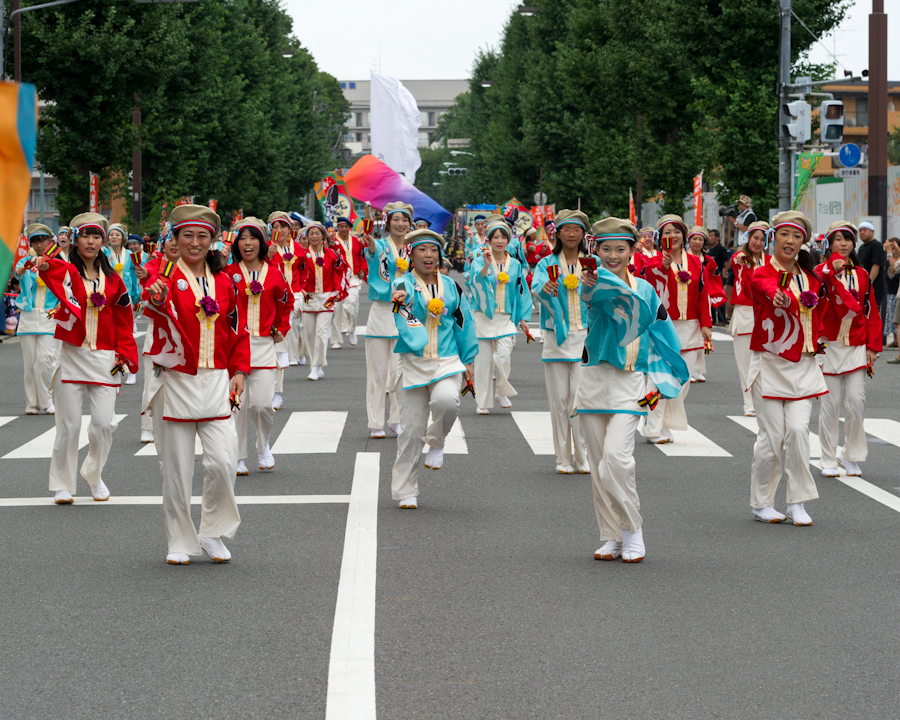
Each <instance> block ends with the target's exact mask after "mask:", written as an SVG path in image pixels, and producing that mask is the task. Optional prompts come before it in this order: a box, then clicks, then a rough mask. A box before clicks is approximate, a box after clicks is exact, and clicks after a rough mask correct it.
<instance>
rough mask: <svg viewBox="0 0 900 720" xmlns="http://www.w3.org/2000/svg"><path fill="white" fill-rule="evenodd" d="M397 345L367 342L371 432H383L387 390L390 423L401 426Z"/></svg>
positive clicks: (379, 340) (388, 341)
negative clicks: (397, 387) (397, 395)
mask: <svg viewBox="0 0 900 720" xmlns="http://www.w3.org/2000/svg"><path fill="white" fill-rule="evenodd" d="M396 344H397V338H370V337H367V338H366V410H367V412H368V415H369V429H370V430H383V429H384V394H385V392H387V391H388V390H390V394H391V414H390V417H389V418H388V422H389V423H392V424H393V423H398V422H400V408H399V405H398V402H397V397H396V393H395V392H394V388H395V387H396V385H397V378H398V376H399V374H400V356H399V355H397V354H396V353H395V352H394V345H396ZM401 499H403V498H401Z"/></svg>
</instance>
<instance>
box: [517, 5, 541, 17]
mask: <svg viewBox="0 0 900 720" xmlns="http://www.w3.org/2000/svg"><path fill="white" fill-rule="evenodd" d="M516 12H517V13H519V15H524V16H525V17H531V16H532V15H534V14H536V13H537V12H538V9H537V8H536V7H534V6H532V5H519V7H518V8H517V9H516Z"/></svg>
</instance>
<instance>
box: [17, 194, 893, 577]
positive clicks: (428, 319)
mask: <svg viewBox="0 0 900 720" xmlns="http://www.w3.org/2000/svg"><path fill="white" fill-rule="evenodd" d="M383 217H384V232H385V237H383V238H380V237H376V236H375V235H374V234H372V233H371V232H364V233H362V234H361V235H360V236H355V235H353V234H352V232H351V230H352V228H351V223H350V221H349V219H347V218H338V219H337V221H336V223H335V224H336V228H335V229H336V233H333V232H330V230H331V228H326V227H325V226H324V225H323V224H321V223H317V222H309V223H307V225H306V227H303V228H300V227H299V223H298V221H297V219H296V218H294V217H292V216H291V215H290V214H288V213H287V212H283V211H275V212H273V213H271V214H270V215H269V216H268V218H267V220H266V221H263V220H260V219H258V218H254V217H249V218H244V219H243V220H240V221H239V222H237V223H236V224H235V225H234V226H233V227H232V228H231V231H230V232H229V233H227V234H226V235H227V238H229V239H226V238H225V236H220V231H221V228H220V224H221V223H220V219H219V216H218V215H217V214H216V213H215V212H214V211H213V210H211V209H209V208H207V207H203V206H197V205H181V206H178V207H176V208H175V209H174V210H173V212H172V214H171V218H170V224H169V226H168V227H167V232H164V233H163V237H162V239H161V240H160V242H159V245H158V246H157V247H156V248H155V249H154V250H153V251H152V252H150V253H145V252H143V251H142V249H141V247H140V246H139V245H137V244H136V243H134V242H133V241H134V240H135V238H134V237H129V235H128V233H127V229H126V228H125V227H124V226H122V225H110V224H109V223H108V221H107V220H106V218H104V217H103V216H101V215H98V214H95V213H84V214H82V215H79V216H77V217H75V218H73V220H72V222H71V227H67V228H61V229H60V231H59V233H58V234H57V236H56V237H55V238H54V236H53V233H52V231H51V230H50V229H49V228H48V227H46V226H44V225H41V224H33V225H30V226H29V227H28V228H27V229H26V235H27V238H28V241H29V243H30V247H31V251H30V253H29V255H28V256H27V257H26V258H24V259H23V260H22V261H20V262H19V263H18V265H17V266H16V268H15V274H16V276H17V277H18V278H19V279H20V285H21V295H20V296H19V298H18V301H17V302H18V306H19V308H20V311H21V312H20V322H19V334H20V335H21V336H22V351H23V357H24V359H25V397H26V413H28V414H37V413H48V414H55V416H56V417H55V421H56V429H57V432H56V440H55V444H54V448H53V454H52V459H51V467H50V490H51V492H53V493H54V499H55V501H56V503H57V504H61V505H65V504H69V503H71V502H72V501H73V495H75V492H76V485H77V482H76V477H77V468H76V465H77V456H78V435H79V430H80V425H81V413H82V405H83V401H84V398H85V396H86V397H87V398H88V399H89V400H90V413H91V421H90V425H89V431H88V436H89V446H90V447H89V451H88V455H87V458H86V459H85V461H84V463H83V464H82V466H81V469H80V471H81V475H82V477H83V478H84V479H85V481H86V482H87V483H88V486H89V488H90V492H91V495H92V497H93V498H94V500H96V501H104V500H106V499H108V498H109V496H110V492H109V489H108V488H107V487H106V485H105V483H104V481H103V477H102V471H103V467H104V464H105V462H106V459H107V456H108V454H109V450H110V447H111V443H112V434H113V432H114V431H115V429H116V416H115V403H116V398H117V396H118V393H119V391H120V386H121V385H122V383H123V381H124V382H125V383H129V382H132V381H133V378H134V375H135V374H136V373H137V372H138V360H139V357H138V350H137V345H136V343H135V330H136V326H135V323H134V315H135V312H137V311H140V312H142V313H143V315H144V316H145V317H146V318H147V319H148V320H149V322H150V325H149V329H148V332H147V337H146V339H145V342H144V348H143V354H144V363H143V370H144V388H143V398H142V410H143V418H142V434H141V440H142V441H143V442H154V443H156V445H157V455H158V456H159V461H160V469H161V473H162V481H163V483H162V484H163V511H164V513H163V514H164V518H165V527H166V536H167V540H168V554H167V557H166V560H167V562H168V563H170V564H178V565H181V564H188V563H189V562H190V558H191V557H192V556H196V555H199V554H200V553H201V552H205V553H206V554H207V555H208V556H209V557H210V558H211V559H212V560H213V561H215V562H227V561H229V560H230V559H231V553H230V551H229V550H228V548H227V547H226V546H225V544H224V542H223V538H225V539H227V538H232V537H234V535H235V532H236V531H237V529H238V526H239V525H240V513H239V512H238V508H237V503H236V500H235V493H234V488H235V479H236V477H239V476H242V475H247V474H248V473H249V470H248V468H247V464H246V460H247V455H248V452H247V450H248V448H247V437H248V434H249V428H248V422H247V420H248V417H249V419H250V420H252V424H253V426H254V433H255V442H256V452H257V460H258V468H259V470H260V471H263V472H268V471H271V470H273V469H274V467H275V458H274V457H273V455H272V452H271V449H270V435H271V432H272V427H273V424H274V418H275V412H276V410H277V409H278V408H279V407H281V405H282V403H283V401H284V399H283V393H284V375H285V370H286V369H287V368H288V367H290V366H291V365H299V364H307V363H308V364H309V366H310V373H309V377H308V379H309V380H313V381H315V380H320V379H322V378H323V377H325V368H326V367H327V364H328V363H327V351H328V349H329V347H330V348H331V349H332V350H337V349H340V348H341V347H343V335H345V334H346V335H347V336H348V340H349V343H350V345H351V346H353V345H356V344H357V337H356V322H357V314H358V309H359V293H360V291H361V288H362V284H363V283H366V284H367V286H368V289H367V294H368V298H369V300H370V301H371V307H370V309H369V313H368V317H367V319H366V332H365V361H366V394H365V397H366V413H367V422H368V426H369V434H370V437H371V438H372V439H382V438H385V437H386V433H385V411H386V407H385V405H386V397H387V404H389V415H388V419H387V427H388V428H389V429H390V430H391V432H392V433H393V434H394V435H396V436H397V438H398V439H397V455H396V459H395V462H394V467H393V472H392V484H391V492H392V497H393V498H394V500H395V501H397V502H398V504H399V507H400V508H403V509H415V508H418V507H419V495H420V488H419V472H420V469H421V468H422V467H424V468H426V469H431V470H439V469H442V468H443V466H444V452H443V449H444V444H445V441H446V438H447V436H448V434H449V433H450V430H451V428H452V427H453V424H454V423H455V422H456V420H457V417H458V415H459V406H460V397H461V394H462V393H463V392H472V394H473V396H474V397H475V400H476V407H477V409H476V413H477V414H479V415H489V414H490V413H491V410H492V408H493V406H494V403H495V402H496V403H497V404H498V405H499V406H500V408H501V409H506V408H509V407H511V405H512V400H511V398H513V397H515V395H516V390H515V389H514V387H513V385H512V384H511V382H510V377H511V372H512V355H513V352H514V348H515V346H516V339H517V337H518V334H519V332H520V331H521V332H522V333H523V335H524V336H525V337H526V338H527V339H529V340H530V339H531V338H532V334H531V330H530V326H529V323H530V321H531V318H532V314H533V310H534V305H535V304H537V306H538V308H539V325H540V335H541V341H542V351H541V360H542V364H543V367H544V375H545V381H546V387H547V397H548V403H549V409H550V417H551V428H552V435H553V443H554V448H555V461H556V462H555V467H556V472H557V473H560V474H572V473H584V474H590V475H591V481H592V488H593V499H594V508H595V513H596V517H597V523H598V527H599V530H600V537H601V540H602V541H603V543H604V544H603V545H602V546H601V547H600V548H599V549H598V550H597V551H596V552H595V553H594V557H595V559H598V560H613V559H618V558H621V559H622V560H623V561H624V562H629V563H634V562H640V561H641V560H643V558H644V557H645V554H646V547H645V542H644V536H643V520H642V517H641V514H640V499H639V495H638V492H637V484H636V474H637V473H636V465H635V459H634V438H635V434H636V433H639V432H640V433H642V434H643V436H644V437H645V438H646V439H647V441H648V442H651V443H672V442H677V438H676V436H675V434H674V432H673V431H679V430H686V429H687V427H688V425H687V415H686V411H685V399H686V397H687V394H688V389H689V387H690V382H691V376H692V374H693V375H694V379H696V380H700V381H702V380H703V379H705V378H704V377H703V376H704V371H705V368H704V367H703V366H702V365H698V362H697V361H698V355H699V354H701V353H703V352H704V351H708V350H709V349H710V347H711V342H710V341H711V327H712V315H711V307H712V306H715V305H721V304H723V303H724V290H723V289H722V287H721V280H720V279H719V277H718V271H717V268H716V266H715V263H714V262H712V261H710V260H709V259H708V258H705V256H704V254H703V245H704V244H705V241H706V239H707V234H706V231H705V230H704V229H703V228H696V227H695V228H690V229H689V228H688V227H687V225H686V224H685V223H684V221H683V220H682V218H680V217H679V216H677V215H665V216H663V217H662V218H661V219H660V221H659V222H658V223H657V225H656V227H655V228H642V229H641V230H640V231H639V230H638V229H637V228H636V227H635V226H634V225H633V224H632V223H630V222H629V221H627V220H621V219H618V218H612V217H608V218H605V219H603V220H600V221H598V222H596V223H594V224H593V226H591V225H590V222H589V219H588V217H587V215H585V214H584V213H583V212H581V211H580V210H568V209H566V210H561V211H560V212H559V213H558V214H557V216H556V223H555V230H554V233H553V235H551V236H549V237H547V236H544V237H541V236H539V235H538V234H537V233H534V232H531V233H527V232H526V234H525V235H524V236H523V237H521V238H520V237H518V234H517V229H516V227H515V225H514V223H513V222H511V221H510V219H507V218H504V217H503V216H501V215H491V216H487V217H485V216H479V217H477V218H476V219H475V223H474V224H475V231H474V232H472V233H471V234H470V236H469V238H468V240H467V243H466V267H465V272H464V273H463V276H462V285H461V284H460V283H458V282H456V281H455V280H454V279H453V278H452V277H449V276H448V275H447V274H446V268H445V259H444V251H443V247H444V242H443V238H442V237H441V236H440V235H439V234H437V233H435V232H433V231H432V230H430V229H429V223H428V222H427V221H425V220H421V219H417V218H415V215H414V209H413V207H412V206H410V205H408V204H406V203H403V202H394V203H388V204H387V205H386V206H385V207H384V209H383ZM811 231H812V229H811V224H810V222H809V220H808V219H807V218H806V217H805V216H804V215H803V214H802V213H799V212H793V211H792V212H783V213H780V214H778V215H776V216H775V218H774V220H773V222H772V225H771V227H770V226H769V225H768V224H767V223H764V222H757V223H753V224H752V225H751V226H749V228H748V230H747V232H746V235H745V244H744V245H743V246H742V247H741V248H740V249H739V250H738V251H737V252H736V253H735V255H734V257H733V258H732V261H731V262H732V267H733V270H734V274H735V285H734V289H733V292H732V294H731V298H730V304H731V306H732V309H733V313H732V316H731V325H730V331H731V333H732V336H733V339H734V347H735V359H736V362H737V366H738V368H737V369H738V373H737V376H738V378H739V381H740V389H741V393H742V398H743V409H744V414H745V415H748V416H755V417H756V419H757V422H758V425H759V433H758V436H757V440H756V444H755V446H754V454H753V463H752V467H751V472H750V476H751V478H750V480H751V482H750V485H751V509H752V515H753V517H754V519H756V520H760V521H762V522H767V523H769V522H782V521H784V520H790V521H791V522H792V523H793V524H795V525H800V526H803V525H810V524H812V520H811V518H810V516H809V513H808V511H807V509H806V507H805V503H807V502H809V501H811V500H813V499H814V498H816V497H817V490H816V485H815V481H814V480H813V477H812V473H811V472H810V469H809V459H810V458H809V455H810V447H809V421H810V416H811V411H812V407H813V401H814V399H815V398H819V399H820V400H819V402H820V412H819V438H820V442H821V445H822V474H823V475H824V476H826V477H834V476H836V475H838V474H839V472H840V470H839V468H841V467H842V468H843V469H844V470H845V471H846V472H847V473H848V474H850V475H859V474H860V472H861V471H860V468H859V465H858V463H860V462H862V461H864V460H865V459H866V456H867V446H866V438H865V432H864V430H863V419H864V415H865V373H869V374H871V372H872V365H873V363H874V361H875V359H876V357H877V354H878V353H879V352H880V351H881V349H882V347H881V320H880V317H879V315H878V307H877V304H876V303H875V301H874V291H873V288H872V283H871V281H870V280H869V275H868V274H867V273H866V272H865V271H864V270H863V269H862V268H860V267H859V261H858V258H857V257H856V255H855V252H854V247H855V243H856V238H857V230H856V228H855V227H854V226H853V225H852V224H851V223H849V222H844V221H839V222H836V223H834V224H832V226H831V227H829V228H828V231H827V233H826V236H825V238H826V244H827V246H828V252H827V254H826V258H827V259H826V260H825V262H822V263H820V264H819V265H818V266H815V265H814V263H813V260H812V256H811V254H810V252H809V250H808V242H809V240H810V237H811ZM220 237H221V238H222V239H221V240H220ZM535 332H536V333H537V331H535ZM842 400H843V408H844V413H845V417H846V420H845V423H844V428H845V430H844V433H845V442H844V445H843V450H842V451H841V453H838V451H837V448H838V444H839V437H838V429H839V423H838V419H839V416H840V413H841V409H842ZM486 422H489V421H486ZM197 438H199V440H200V444H201V447H202V451H203V468H204V476H203V500H202V512H201V519H200V527H199V530H198V528H197V527H195V525H194V523H193V521H192V519H191V514H190V499H191V487H192V483H193V476H194V447H195V441H196V439H197ZM424 446H427V453H425V454H424V461H423V459H422V454H423V447H424ZM782 456H783V457H784V460H783V465H782ZM782 475H786V476H787V508H786V511H785V512H784V513H782V512H779V511H778V510H776V509H775V507H774V505H775V492H776V489H777V487H778V485H779V482H780V480H781V477H782Z"/></svg>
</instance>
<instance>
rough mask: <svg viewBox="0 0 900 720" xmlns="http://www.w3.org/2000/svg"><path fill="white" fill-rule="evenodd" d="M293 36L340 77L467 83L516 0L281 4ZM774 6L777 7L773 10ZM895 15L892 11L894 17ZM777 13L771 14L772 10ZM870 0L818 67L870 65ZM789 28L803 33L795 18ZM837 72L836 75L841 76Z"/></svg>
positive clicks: (821, 49) (820, 52)
mask: <svg viewBox="0 0 900 720" xmlns="http://www.w3.org/2000/svg"><path fill="white" fill-rule="evenodd" d="M282 1H283V3H284V6H285V8H286V9H287V11H288V13H290V15H291V16H292V17H293V18H294V34H295V35H296V36H297V37H298V38H299V39H300V41H301V43H302V44H303V45H304V46H305V47H306V48H307V49H308V50H309V51H310V52H311V53H312V54H313V57H314V58H315V59H316V62H317V63H318V65H319V67H320V68H321V69H322V70H324V71H326V72H328V73H331V74H332V75H334V76H335V77H337V78H338V79H339V80H365V79H368V77H369V72H370V71H371V70H376V71H377V70H378V66H379V64H380V68H381V69H380V71H381V73H383V74H384V75H392V76H394V77H397V78H401V79H406V80H444V79H464V78H468V77H469V75H470V71H471V68H472V62H473V60H474V58H475V54H476V53H477V52H478V49H479V48H487V47H497V46H498V44H499V40H500V37H501V35H502V33H503V25H504V23H505V22H506V20H507V18H508V17H509V14H510V12H511V11H512V10H513V9H514V8H515V7H518V5H520V4H522V3H520V2H516V1H515V0H513V1H510V0H450V1H449V2H448V1H447V0H330V1H329V2H327V3H325V2H322V0H282ZM885 5H886V6H887V10H888V78H889V79H890V80H898V81H900V49H898V48H900V3H894V2H890V1H889V2H887V3H885ZM773 8H774V5H773ZM891 10H894V11H895V12H893V14H891ZM773 11H774V10H773ZM871 11H872V0H857V1H856V2H855V3H854V5H853V7H852V8H851V9H850V11H849V13H848V15H847V18H846V19H845V20H844V22H843V23H842V24H841V26H840V28H839V29H838V31H837V32H836V33H835V36H836V37H832V36H828V37H826V38H825V42H824V43H817V44H816V45H815V46H814V49H813V52H812V54H811V56H810V57H811V60H812V61H813V62H827V61H828V60H829V59H830V58H831V52H836V54H837V56H838V60H839V61H840V62H841V63H842V64H843V65H844V67H846V68H847V69H848V70H852V71H853V72H854V74H857V75H858V74H859V73H860V72H861V71H862V70H863V69H865V68H868V66H869V42H868V37H869V13H870V12H871ZM792 31H793V32H795V33H805V32H806V30H804V29H803V27H802V26H801V25H800V23H798V22H797V21H796V20H794V22H793V27H792ZM842 74H843V73H842V70H841V69H840V68H838V76H839V77H840V76H842Z"/></svg>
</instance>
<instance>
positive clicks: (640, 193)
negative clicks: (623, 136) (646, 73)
mask: <svg viewBox="0 0 900 720" xmlns="http://www.w3.org/2000/svg"><path fill="white" fill-rule="evenodd" d="M643 124H644V116H643V115H641V114H640V113H638V114H637V131H638V168H637V205H636V206H635V210H636V211H637V213H636V214H637V224H638V230H640V228H641V225H643V223H644V218H643V217H642V211H643V208H644V179H643V178H642V177H641V130H642V128H643Z"/></svg>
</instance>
